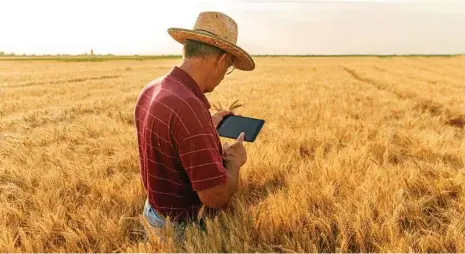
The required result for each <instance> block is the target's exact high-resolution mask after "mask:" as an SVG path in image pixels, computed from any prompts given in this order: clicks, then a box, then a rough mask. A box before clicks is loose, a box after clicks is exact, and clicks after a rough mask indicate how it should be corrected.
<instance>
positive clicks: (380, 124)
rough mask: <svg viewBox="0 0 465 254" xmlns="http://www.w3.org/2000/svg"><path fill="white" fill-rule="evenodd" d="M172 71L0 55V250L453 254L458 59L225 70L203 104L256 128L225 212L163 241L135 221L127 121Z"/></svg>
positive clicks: (134, 166) (274, 64)
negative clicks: (251, 120) (140, 99)
mask: <svg viewBox="0 0 465 254" xmlns="http://www.w3.org/2000/svg"><path fill="white" fill-rule="evenodd" d="M177 63H179V59H171V60H150V61H149V60H146V61H132V60H131V61H130V60H128V61H108V62H93V63H88V62H53V61H30V62H26V61H24V62H21V61H18V62H15V61H0V89H1V95H0V96H1V97H0V98H1V102H0V132H1V135H0V204H1V208H0V251H2V252H62V251H63V252H113V251H123V252H158V251H163V252H172V251H188V252H212V251H213V252H230V251H231V252H232V251H234V252H264V251H266V252H316V251H318V252H339V251H343V252H360V251H363V252H411V251H412V252H436V251H442V252H446V251H447V252H464V251H465V242H464V241H463V235H464V234H465V196H464V186H465V170H464V158H463V155H464V154H463V151H464V148H465V143H464V142H463V141H462V140H463V138H464V134H465V133H464V129H463V127H464V114H463V109H464V105H463V92H464V88H465V84H464V82H463V80H464V79H465V72H463V68H464V58H463V57H447V58H440V57H395V58H377V57H358V58H357V57H352V58H349V57H347V58H280V57H276V58H257V69H256V70H255V71H253V72H234V73H233V74H231V75H229V76H227V77H226V78H225V80H224V81H223V83H222V84H221V85H220V86H219V87H218V88H217V89H216V90H215V91H214V92H213V93H211V94H208V96H207V97H208V98H209V100H210V102H211V103H212V104H213V105H215V106H216V105H217V104H218V106H216V107H217V110H219V109H222V108H223V107H221V105H225V104H226V105H230V104H232V105H231V106H230V107H229V109H232V110H234V111H236V113H238V114H241V115H244V116H251V117H256V118H262V119H265V120H266V124H265V126H264V127H263V130H262V133H261V134H260V136H259V137H258V139H257V141H256V142H255V143H252V144H250V143H246V148H247V151H248V154H249V160H248V162H247V163H246V165H245V166H244V167H243V168H242V169H241V172H240V183H239V191H238V193H237V194H236V195H235V196H234V198H233V200H232V203H231V205H230V206H229V208H228V209H227V210H225V211H224V212H223V213H221V214H220V216H218V217H216V218H209V219H208V220H207V230H206V231H205V232H204V231H202V230H200V229H198V228H197V227H195V226H189V227H188V229H187V231H186V241H185V242H184V243H182V244H179V245H177V244H176V243H175V242H174V240H173V238H172V236H173V228H172V227H171V226H168V227H167V228H166V229H165V230H163V231H162V232H161V234H163V235H164V239H165V241H162V240H160V239H159V237H158V236H157V234H155V232H154V231H153V230H151V229H150V228H149V227H146V226H147V225H146V223H144V221H143V220H141V217H140V214H141V212H142V208H143V205H144V201H145V196H144V192H143V189H142V186H141V182H140V178H139V168H138V161H137V149H136V136H135V127H134V122H133V109H134V104H135V101H136V98H137V95H138V93H139V91H140V90H141V88H142V87H143V86H144V85H145V84H146V83H147V82H149V81H150V80H152V79H154V78H156V77H158V76H160V75H163V74H165V73H166V72H168V71H169V70H170V69H171V68H172V66H173V65H175V64H177ZM236 100H239V101H240V102H241V104H243V105H245V106H242V107H240V108H239V107H237V106H238V101H236ZM231 102H232V103H231ZM220 103H221V104H220ZM213 110H214V108H213ZM212 113H213V111H212ZM223 140H224V139H223ZM144 228H146V229H147V230H145V229H144ZM145 234H148V236H149V238H148V240H144V239H146V238H145V237H144V235H145Z"/></svg>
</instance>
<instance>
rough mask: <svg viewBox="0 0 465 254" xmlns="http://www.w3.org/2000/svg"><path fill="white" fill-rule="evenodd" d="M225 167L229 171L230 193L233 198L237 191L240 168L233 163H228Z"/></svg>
mask: <svg viewBox="0 0 465 254" xmlns="http://www.w3.org/2000/svg"><path fill="white" fill-rule="evenodd" d="M225 167H226V169H227V170H228V182H227V184H228V191H229V195H230V196H232V195H233V194H234V193H235V192H236V191H237V184H238V182H239V169H240V166H238V165H237V164H235V163H232V162H226V163H225Z"/></svg>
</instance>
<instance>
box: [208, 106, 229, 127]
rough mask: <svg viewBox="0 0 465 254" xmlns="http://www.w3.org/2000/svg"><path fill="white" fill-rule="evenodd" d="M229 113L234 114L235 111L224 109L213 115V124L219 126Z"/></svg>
mask: <svg viewBox="0 0 465 254" xmlns="http://www.w3.org/2000/svg"><path fill="white" fill-rule="evenodd" d="M228 115H234V112H232V111H229V110H222V111H218V112H216V113H215V114H213V115H212V121H213V126H215V129H216V128H218V124H220V122H221V121H222V120H223V118H224V117H225V116H228Z"/></svg>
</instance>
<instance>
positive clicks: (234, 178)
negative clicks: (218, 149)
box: [197, 162, 240, 208]
mask: <svg viewBox="0 0 465 254" xmlns="http://www.w3.org/2000/svg"><path fill="white" fill-rule="evenodd" d="M225 167H226V170H227V171H228V173H227V174H228V180H227V181H226V183H224V184H221V185H217V186H215V187H213V188H209V189H206V190H203V191H198V192H197V194H198V195H199V198H200V201H202V203H203V204H204V205H206V206H208V207H210V208H221V207H223V206H224V205H226V204H227V203H228V202H229V200H230V199H231V197H232V196H233V195H234V193H235V192H236V191H237V184H238V182H239V181H238V180H239V169H240V166H238V164H236V163H233V162H227V163H226V164H225Z"/></svg>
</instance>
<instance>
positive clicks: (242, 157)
mask: <svg viewBox="0 0 465 254" xmlns="http://www.w3.org/2000/svg"><path fill="white" fill-rule="evenodd" d="M244 137H245V133H244V132H242V133H241V134H240V135H239V137H238V138H237V140H236V143H234V144H232V145H230V144H228V143H227V142H225V143H224V144H223V154H224V160H225V163H226V164H228V163H232V164H234V165H235V166H238V167H241V166H242V165H244V164H245V163H246V162H247V151H246V150H245V147H244V144H243V142H244Z"/></svg>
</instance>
